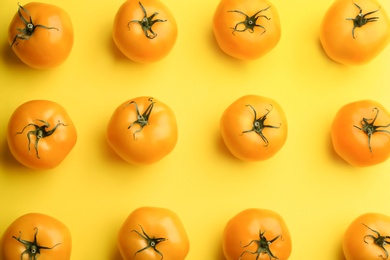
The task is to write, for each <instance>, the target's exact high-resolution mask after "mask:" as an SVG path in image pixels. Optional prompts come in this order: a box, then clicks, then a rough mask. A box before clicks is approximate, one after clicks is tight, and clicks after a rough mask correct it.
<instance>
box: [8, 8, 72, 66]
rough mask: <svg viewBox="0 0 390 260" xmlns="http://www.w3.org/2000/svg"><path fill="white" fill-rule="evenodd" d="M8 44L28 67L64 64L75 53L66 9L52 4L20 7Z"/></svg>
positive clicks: (9, 34) (70, 23)
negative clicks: (71, 53)
mask: <svg viewBox="0 0 390 260" xmlns="http://www.w3.org/2000/svg"><path fill="white" fill-rule="evenodd" d="M8 42H9V44H10V45H11V47H12V49H13V51H14V52H15V54H16V55H17V56H18V57H19V58H20V59H21V60H22V61H23V62H24V63H25V64H27V65H28V66H30V67H33V68H37V69H46V68H52V67H55V66H58V65H60V64H61V63H63V62H64V61H65V60H66V59H67V58H68V56H69V54H70V51H71V50H72V46H73V25H72V21H71V19H70V17H69V15H68V14H67V13H66V12H65V11H64V10H63V9H61V8H60V7H57V6H54V5H51V4H44V3H36V2H32V3H28V4H26V5H24V6H21V5H19V9H18V12H17V13H16V14H15V16H14V18H13V19H12V21H11V24H10V26H9V31H8Z"/></svg>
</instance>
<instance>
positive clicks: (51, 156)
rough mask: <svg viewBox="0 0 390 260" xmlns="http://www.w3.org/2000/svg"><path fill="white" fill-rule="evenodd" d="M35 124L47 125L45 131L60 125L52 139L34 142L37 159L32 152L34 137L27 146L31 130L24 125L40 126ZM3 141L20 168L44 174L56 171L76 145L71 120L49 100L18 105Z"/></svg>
mask: <svg viewBox="0 0 390 260" xmlns="http://www.w3.org/2000/svg"><path fill="white" fill-rule="evenodd" d="M38 120H43V121H45V122H47V123H48V124H49V125H50V126H49V127H48V128H47V129H46V130H47V131H50V130H52V129H54V127H55V126H56V125H57V124H59V122H60V123H61V124H60V125H59V126H58V127H57V128H56V130H55V131H54V133H53V134H52V135H49V136H47V137H44V138H41V139H40V140H39V141H38V146H37V149H38V156H37V154H36V150H35V148H34V146H35V142H36V140H37V139H36V135H30V140H31V142H30V144H29V140H28V133H29V132H30V131H34V130H35V127H34V126H33V125H30V126H28V125H29V124H35V125H38V126H43V125H44V124H43V123H42V122H40V121H38ZM63 124H65V125H63ZM25 127H26V128H25ZM23 128H25V129H24V131H23ZM22 131H23V132H22ZM21 132H22V133H21ZM7 141H8V147H9V149H10V151H11V153H12V155H13V156H14V157H15V159H16V160H17V161H19V162H20V163H21V164H23V165H25V166H26V167H29V168H31V169H36V170H48V169H52V168H55V167H57V166H58V165H59V164H60V163H61V162H62V161H63V160H64V159H65V158H66V156H67V155H68V154H69V153H70V151H71V150H72V149H73V147H74V146H75V144H76V141H77V132H76V127H75V125H74V124H73V122H72V120H71V118H70V117H69V115H68V113H67V112H66V110H65V109H64V108H63V107H62V106H61V105H59V104H58V103H56V102H53V101H49V100H32V101H28V102H26V103H24V104H22V105H20V106H19V107H18V108H17V109H16V110H15V111H14V113H13V114H12V115H11V117H10V119H9V122H8V128H7ZM29 148H30V150H29ZM38 157H39V158H38Z"/></svg>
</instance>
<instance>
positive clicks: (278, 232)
mask: <svg viewBox="0 0 390 260" xmlns="http://www.w3.org/2000/svg"><path fill="white" fill-rule="evenodd" d="M291 247H292V246H291V237H290V232H289V230H288V228H287V225H286V223H285V222H284V220H283V218H282V217H281V216H280V215H279V214H277V213H276V212H274V211H271V210H266V209H255V208H252V209H246V210H244V211H242V212H240V213H238V214H237V215H235V216H234V217H233V218H232V219H230V220H229V221H228V223H227V224H226V226H225V229H224V231H223V240H222V249H223V254H224V255H225V257H226V259H227V260H237V259H240V260H245V259H248V260H249V259H259V260H268V259H279V260H285V259H288V257H289V256H290V254H291Z"/></svg>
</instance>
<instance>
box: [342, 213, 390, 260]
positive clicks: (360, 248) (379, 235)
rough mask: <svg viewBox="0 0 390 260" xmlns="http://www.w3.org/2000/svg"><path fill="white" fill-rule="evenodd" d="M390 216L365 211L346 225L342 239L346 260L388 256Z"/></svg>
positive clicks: (375, 259)
mask: <svg viewBox="0 0 390 260" xmlns="http://www.w3.org/2000/svg"><path fill="white" fill-rule="evenodd" d="M389 243H390V217H388V216H386V215H383V214H380V213H366V214H363V215H361V216H359V217H357V218H356V219H355V220H354V221H352V222H351V224H350V225H349V226H348V228H347V230H346V231H345V234H344V236H343V240H342V247H343V252H344V256H345V259H346V260H382V259H388V258H389V252H388V250H389V247H388V246H387V245H388V244H389Z"/></svg>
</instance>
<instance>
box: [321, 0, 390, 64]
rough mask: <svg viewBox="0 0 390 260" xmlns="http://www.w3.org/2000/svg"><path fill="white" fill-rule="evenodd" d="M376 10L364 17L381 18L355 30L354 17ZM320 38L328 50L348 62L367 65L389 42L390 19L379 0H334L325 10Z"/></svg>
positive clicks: (328, 52)
mask: <svg viewBox="0 0 390 260" xmlns="http://www.w3.org/2000/svg"><path fill="white" fill-rule="evenodd" d="M354 3H355V4H357V5H358V6H359V7H360V8H361V9H362V14H363V15H364V14H366V13H368V12H372V11H376V12H374V13H372V14H371V15H367V16H366V17H365V18H366V19H368V18H373V17H378V19H377V20H376V21H373V20H371V21H370V22H367V23H366V24H364V25H362V26H361V27H356V28H355V30H354V33H352V31H353V27H354V22H353V21H352V20H347V19H350V18H352V19H354V18H355V17H356V16H357V15H358V14H359V8H358V6H356V5H355V4H354ZM320 41H321V43H322V46H323V49H324V51H325V53H326V54H327V55H328V56H329V57H330V58H331V59H333V60H335V61H336V62H339V63H341V64H347V65H361V64H366V63H368V62H370V61H371V60H373V59H374V58H375V57H376V56H378V55H379V54H380V53H381V52H382V51H383V49H384V48H385V47H386V46H387V45H388V43H389V41H390V21H389V18H388V16H387V14H386V11H385V9H384V8H383V7H382V6H381V5H380V3H379V2H378V1H376V0H356V1H350V0H335V1H334V2H333V4H332V5H331V6H330V8H329V9H328V10H327V12H326V13H325V15H324V17H323V20H322V24H321V27H320Z"/></svg>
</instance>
